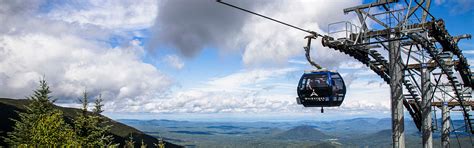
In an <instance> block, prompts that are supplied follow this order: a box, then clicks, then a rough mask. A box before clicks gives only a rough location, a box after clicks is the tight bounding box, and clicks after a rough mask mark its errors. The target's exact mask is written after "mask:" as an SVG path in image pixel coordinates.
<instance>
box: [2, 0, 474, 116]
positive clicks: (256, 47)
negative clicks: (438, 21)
mask: <svg viewBox="0 0 474 148" xmlns="http://www.w3.org/2000/svg"><path fill="white" fill-rule="evenodd" d="M228 1H229V2H231V3H233V4H237V5H239V6H242V7H245V8H248V9H251V10H255V11H256V12H258V13H262V14H265V15H268V16H270V17H274V18H278V19H280V20H282V21H285V22H288V23H290V24H294V25H296V26H300V27H302V28H308V29H309V30H313V31H316V32H319V33H321V34H326V33H327V32H328V28H327V25H328V24H329V23H332V22H338V21H350V22H357V20H356V17H354V16H355V15H354V14H344V13H343V12H342V9H344V8H347V7H351V6H355V5H359V4H362V3H367V2H369V1H368V0H364V1H362V0H350V1H349V0H347V1H344V0H340V1H331V0H298V1H284V0H277V1H269V0H268V1H267V0H263V1H251V0H243V1H236V0H228ZM431 12H432V14H433V15H434V16H436V17H437V18H442V19H444V20H445V21H446V22H447V24H446V25H447V29H448V30H449V31H450V33H451V34H453V35H459V34H464V33H469V34H474V31H473V29H472V26H474V4H473V1H470V0H457V1H456V0H435V1H434V4H433V5H432V7H431ZM0 22H2V23H0V97H8V98H18V99H21V98H25V97H26V96H29V95H31V94H32V91H33V90H34V89H35V88H37V87H38V82H39V80H40V79H41V78H42V77H44V78H45V79H46V81H47V82H48V84H49V85H50V86H51V90H52V92H53V93H52V96H53V98H56V99H58V101H57V102H56V104H57V105H61V106H67V107H79V106H80V105H79V102H78V101H77V99H78V98H79V97H80V96H81V94H82V93H83V92H84V91H87V92H88V93H89V94H90V95H91V96H93V97H92V99H94V98H96V97H97V96H98V95H99V94H101V95H102V97H103V99H104V103H105V106H104V109H105V114H106V115H107V116H109V117H112V118H115V119H118V118H134V119H175V120H202V121H209V120H212V121H228V120H237V121H260V120H265V121H266V120H278V121H286V120H334V119H342V118H355V117H377V118H383V117H390V102H389V100H390V98H389V97H390V94H389V86H388V85H386V84H385V82H383V81H382V80H381V79H380V78H379V77H378V76H377V75H376V74H375V73H373V72H372V71H370V70H369V69H368V68H367V67H365V66H364V65H362V64H360V63H358V62H357V61H356V60H354V59H352V58H351V57H349V56H347V55H344V54H342V53H340V52H338V51H335V50H332V49H328V48H324V47H322V45H320V44H319V40H318V41H316V42H314V43H313V49H312V56H313V57H314V59H315V61H316V62H317V63H319V64H320V65H322V66H324V67H327V68H328V69H333V70H338V71H339V72H340V73H341V74H342V76H343V77H344V80H345V82H346V85H347V87H348V91H347V94H346V99H345V101H344V103H343V104H342V105H341V106H340V107H335V108H326V109H325V113H324V114H321V113H320V108H304V107H302V106H301V105H297V104H296V100H295V98H296V91H295V89H296V86H297V82H298V80H299V78H300V76H301V74H302V73H303V71H304V70H307V69H311V66H310V65H309V64H308V63H307V62H306V61H305V57H304V50H303V46H305V44H306V41H305V40H304V39H303V37H304V36H305V35H307V34H306V33H304V32H301V31H298V30H294V29H291V28H288V27H286V26H282V25H280V24H276V23H274V22H271V21H268V20H265V19H261V18H258V17H255V16H252V15H248V14H245V13H243V12H241V11H237V10H235V9H231V8H229V7H226V6H224V5H220V4H217V3H216V2H215V1H213V0H193V1H190V0H142V1H130V0H81V1H76V0H65V1H60V0H3V1H0ZM459 45H460V47H461V49H462V50H463V52H464V54H465V55H466V56H467V57H468V59H469V60H470V62H471V63H472V59H473V54H474V50H473V49H474V41H473V40H463V41H462V42H461V43H460V44H459ZM471 65H473V63H472V64H471Z"/></svg>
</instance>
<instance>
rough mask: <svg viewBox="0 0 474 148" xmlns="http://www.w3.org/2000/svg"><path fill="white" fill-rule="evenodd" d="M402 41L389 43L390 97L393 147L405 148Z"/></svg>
mask: <svg viewBox="0 0 474 148" xmlns="http://www.w3.org/2000/svg"><path fill="white" fill-rule="evenodd" d="M399 42H400V41H391V42H389V48H390V50H389V57H390V66H389V71H390V97H391V106H392V142H393V144H392V146H393V147H394V148H405V133H404V131H405V127H404V115H403V96H402V65H401V60H402V59H401V54H400V52H401V50H400V43H399Z"/></svg>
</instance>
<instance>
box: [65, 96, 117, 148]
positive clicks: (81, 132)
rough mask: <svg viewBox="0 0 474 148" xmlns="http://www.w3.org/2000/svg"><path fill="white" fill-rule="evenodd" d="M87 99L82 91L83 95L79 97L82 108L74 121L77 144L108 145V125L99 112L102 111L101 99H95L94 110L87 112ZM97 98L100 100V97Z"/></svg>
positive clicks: (109, 137)
mask: <svg viewBox="0 0 474 148" xmlns="http://www.w3.org/2000/svg"><path fill="white" fill-rule="evenodd" d="M99 98H100V97H99ZM88 100H89V97H88V94H87V92H85V91H84V93H83V97H82V98H81V99H80V102H81V103H82V110H81V112H80V113H78V115H77V118H76V119H75V121H74V130H75V132H76V134H77V137H78V138H77V139H78V141H79V144H80V145H83V146H105V145H109V144H110V142H111V141H112V136H111V135H108V132H109V130H110V126H108V125H106V123H105V120H104V119H103V117H102V116H101V115H100V112H102V110H101V108H100V107H101V106H102V104H101V101H96V105H95V108H94V112H93V113H89V112H88V110H87V108H88V103H89V101H88ZM97 100H101V98H100V99H97ZM98 106H99V107H98ZM99 111H100V112H99Z"/></svg>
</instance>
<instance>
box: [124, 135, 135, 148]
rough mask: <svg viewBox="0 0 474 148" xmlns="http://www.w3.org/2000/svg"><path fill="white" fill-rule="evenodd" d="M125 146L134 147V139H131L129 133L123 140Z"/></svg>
mask: <svg viewBox="0 0 474 148" xmlns="http://www.w3.org/2000/svg"><path fill="white" fill-rule="evenodd" d="M124 147H125V148H134V147H135V141H134V140H133V135H132V133H130V136H129V137H128V140H125V146H124Z"/></svg>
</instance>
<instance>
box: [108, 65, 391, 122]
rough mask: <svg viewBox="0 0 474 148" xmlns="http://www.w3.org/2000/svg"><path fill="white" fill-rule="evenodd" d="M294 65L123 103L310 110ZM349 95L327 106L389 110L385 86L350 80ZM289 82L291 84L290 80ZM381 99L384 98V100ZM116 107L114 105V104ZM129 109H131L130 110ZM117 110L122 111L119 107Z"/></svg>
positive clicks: (135, 107) (176, 108) (166, 108)
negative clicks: (299, 92)
mask: <svg viewBox="0 0 474 148" xmlns="http://www.w3.org/2000/svg"><path fill="white" fill-rule="evenodd" d="M299 72H300V69H295V68H281V69H275V68H265V69H247V70H242V71H238V72H235V73H231V74H229V75H226V76H221V77H215V78H210V79H209V80H205V81H203V82H201V83H199V84H198V85H197V86H194V87H190V88H181V89H180V91H176V92H174V93H172V94H169V95H168V96H164V98H168V99H152V100H148V101H142V102H141V103H140V104H138V103H135V104H134V103H133V102H127V103H126V104H125V103H124V104H123V105H126V106H127V108H128V110H127V111H134V112H154V113H192V114H200V113H242V114H253V113H262V114H265V113H314V112H319V109H320V108H304V107H303V106H301V105H298V104H297V103H296V99H295V98H296V85H297V83H296V82H297V79H298V78H289V79H290V80H288V81H289V82H288V81H282V79H283V80H284V79H288V75H289V74H291V73H299ZM353 81H354V82H353V85H352V87H351V88H350V89H351V90H350V94H348V95H347V97H346V101H345V102H344V103H343V104H342V106H341V107H336V108H327V109H328V110H330V112H333V113H335V112H339V113H341V112H344V114H350V113H360V112H380V111H389V109H390V106H389V96H387V94H388V93H387V92H385V91H388V86H381V85H378V84H374V83H370V84H368V83H367V82H366V80H357V79H355V80H353ZM291 82H293V83H291ZM384 98H385V99H384ZM116 106H117V105H116ZM130 108H132V110H130ZM117 110H118V111H120V110H123V111H125V110H124V109H121V108H118V109H117Z"/></svg>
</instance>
